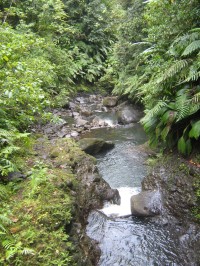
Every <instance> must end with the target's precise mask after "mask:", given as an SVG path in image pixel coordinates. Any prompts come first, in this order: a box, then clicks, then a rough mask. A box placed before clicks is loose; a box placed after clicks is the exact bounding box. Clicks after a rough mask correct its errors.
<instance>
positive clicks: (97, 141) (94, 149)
mask: <svg viewBox="0 0 200 266" xmlns="http://www.w3.org/2000/svg"><path fill="white" fill-rule="evenodd" d="M78 143H79V146H80V148H81V149H82V150H83V151H85V152H86V153H88V154H90V155H94V154H97V153H98V152H100V151H105V150H108V149H111V148H113V147H114V143H113V142H111V141H104V140H103V139H101V138H83V139H81V140H79V142H78Z"/></svg>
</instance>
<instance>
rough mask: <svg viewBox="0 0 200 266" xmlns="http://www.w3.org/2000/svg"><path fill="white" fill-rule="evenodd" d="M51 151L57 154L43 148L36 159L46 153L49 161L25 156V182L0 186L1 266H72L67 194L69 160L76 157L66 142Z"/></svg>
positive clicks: (71, 182)
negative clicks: (68, 231) (67, 231)
mask: <svg viewBox="0 0 200 266" xmlns="http://www.w3.org/2000/svg"><path fill="white" fill-rule="evenodd" d="M40 145H41V143H38V146H40ZM53 149H57V150H59V154H57V155H55V152H54V150H52V147H51V145H50V143H48V141H45V142H43V144H42V148H41V151H39V153H40V156H42V155H43V154H46V153H48V154H50V156H51V157H52V158H54V159H53V160H51V159H50V158H49V159H48V160H46V161H43V160H42V159H40V160H39V161H38V158H37V157H35V156H33V155H32V156H30V155H29V156H28V157H27V158H25V159H26V162H25V164H24V166H25V167H26V168H27V169H28V170H29V171H28V172H27V175H28V178H27V179H26V180H25V181H24V182H21V181H19V180H14V181H12V182H9V183H7V184H6V185H2V184H1V185H0V198H1V212H0V254H1V258H0V264H1V265H27V264H28V265H34V266H35V265H74V262H73V259H72V254H73V253H74V250H73V246H72V244H71V242H70V241H69V240H68V238H69V236H68V235H67V233H66V226H67V225H68V224H70V222H71V218H72V217H71V211H72V203H73V197H72V195H71V188H72V187H73V189H75V188H76V181H75V178H74V176H73V174H72V170H71V167H70V166H72V164H73V162H72V161H71V157H72V156H74V154H76V155H77V151H76V148H75V147H74V144H73V142H71V141H67V140H62V142H58V143H55V147H54V148H53ZM76 157H77V156H76ZM62 163H65V165H68V166H65V167H62ZM70 254H71V255H70Z"/></svg>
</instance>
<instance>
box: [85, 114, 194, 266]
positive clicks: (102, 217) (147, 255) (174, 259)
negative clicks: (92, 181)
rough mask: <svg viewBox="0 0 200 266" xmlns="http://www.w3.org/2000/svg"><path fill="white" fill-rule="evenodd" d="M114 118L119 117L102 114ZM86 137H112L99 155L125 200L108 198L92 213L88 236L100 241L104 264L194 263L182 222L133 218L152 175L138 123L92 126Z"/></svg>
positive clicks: (109, 179)
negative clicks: (135, 198) (133, 201)
mask: <svg viewBox="0 0 200 266" xmlns="http://www.w3.org/2000/svg"><path fill="white" fill-rule="evenodd" d="M99 116H100V117H101V118H102V119H105V120H106V121H107V122H108V121H109V123H111V124H112V123H113V124H116V120H115V116H114V115H113V114H110V115H109V114H108V113H100V114H99ZM84 137H100V138H103V139H104V140H111V141H113V142H114V143H115V147H114V148H113V149H112V150H110V151H108V152H104V153H100V154H98V155H97V156H96V158H97V165H98V169H99V172H100V174H101V175H102V177H103V178H104V179H105V180H106V181H107V182H108V183H109V185H110V186H111V187H112V188H117V189H118V190H119V192H120V196H121V205H114V204H111V203H105V205H104V208H103V209H102V210H95V211H92V212H91V213H90V215H89V217H88V225H87V229H86V232H87V235H88V236H89V237H90V238H92V239H94V240H96V241H97V242H98V244H99V247H100V249H101V257H100V260H99V263H98V265H99V266H145V265H147V266H151V265H152V266H164V265H166V266H168V265H169V266H181V265H190V266H192V265H196V264H193V263H191V262H190V259H189V258H188V254H187V250H186V249H185V248H184V245H182V244H181V241H180V239H179V238H180V234H179V227H178V226H175V227H174V228H173V230H172V229H171V228H168V226H165V225H160V224H159V223H156V222H155V221H153V220H152V219H150V218H143V219H142V218H137V217H132V216H131V215H130V214H131V210H130V197H131V196H132V195H134V194H137V193H139V192H140V190H141V188H140V185H141V181H142V179H143V178H144V176H145V174H146V167H145V163H144V162H145V160H146V158H147V154H146V153H145V152H144V150H142V149H141V147H142V144H143V143H144V142H146V141H147V138H146V136H145V133H144V131H143V129H142V127H141V126H140V125H139V124H138V123H134V124H130V125H128V126H119V127H115V128H97V129H91V130H90V132H88V133H86V134H85V135H84Z"/></svg>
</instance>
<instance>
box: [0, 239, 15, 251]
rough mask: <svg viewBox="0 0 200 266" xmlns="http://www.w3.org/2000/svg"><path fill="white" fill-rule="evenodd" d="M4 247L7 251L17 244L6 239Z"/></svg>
mask: <svg viewBox="0 0 200 266" xmlns="http://www.w3.org/2000/svg"><path fill="white" fill-rule="evenodd" d="M2 246H3V247H4V248H5V249H6V250H9V249H11V248H13V247H14V246H15V243H14V242H13V241H12V240H10V239H6V240H4V241H2Z"/></svg>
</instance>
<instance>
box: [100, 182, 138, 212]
mask: <svg viewBox="0 0 200 266" xmlns="http://www.w3.org/2000/svg"><path fill="white" fill-rule="evenodd" d="M140 190H141V189H140V188H139V187H134V188H131V187H121V188H118V191H119V194H120V197H121V204H120V205H116V204H111V203H105V205H104V208H103V209H101V210H100V211H101V212H103V213H104V214H105V215H106V216H108V217H125V216H129V215H131V208H130V198H131V196H132V195H136V194H138V193H139V192H140Z"/></svg>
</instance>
